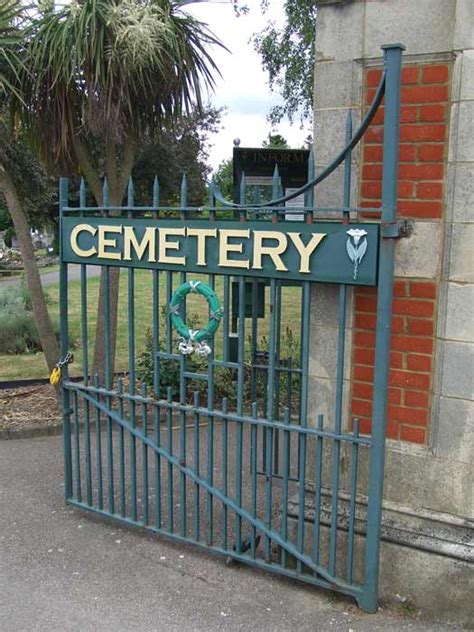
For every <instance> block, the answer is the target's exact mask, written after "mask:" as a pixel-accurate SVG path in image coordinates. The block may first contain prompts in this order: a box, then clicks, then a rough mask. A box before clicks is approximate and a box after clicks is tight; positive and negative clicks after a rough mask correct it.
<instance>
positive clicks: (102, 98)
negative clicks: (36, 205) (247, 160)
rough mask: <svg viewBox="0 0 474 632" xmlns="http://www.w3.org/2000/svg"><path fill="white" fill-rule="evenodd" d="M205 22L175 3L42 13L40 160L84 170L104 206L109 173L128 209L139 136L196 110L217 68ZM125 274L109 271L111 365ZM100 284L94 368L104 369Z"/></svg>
mask: <svg viewBox="0 0 474 632" xmlns="http://www.w3.org/2000/svg"><path fill="white" fill-rule="evenodd" d="M216 44H217V45H221V44H220V42H219V41H218V40H217V39H216V38H215V37H214V36H213V35H212V34H211V33H210V32H209V31H208V30H207V27H206V25H204V24H202V23H200V22H199V21H197V20H196V19H194V18H192V17H191V16H189V15H187V14H186V13H184V12H183V11H182V10H181V8H180V3H179V2H174V1H173V0H73V1H72V2H71V3H70V4H68V5H67V6H61V7H58V8H57V9H56V8H54V6H53V5H52V4H51V5H49V7H46V8H45V7H44V6H43V7H42V8H40V14H39V15H38V17H37V18H35V19H34V20H33V28H32V31H31V34H30V36H29V38H28V43H27V46H26V58H25V67H26V68H27V69H28V74H26V73H24V74H23V79H24V80H23V82H22V87H23V89H24V94H25V100H26V103H27V107H26V108H24V109H23V119H24V124H25V125H26V126H27V127H28V129H29V131H30V134H31V136H32V138H33V139H35V142H36V144H37V147H38V149H39V152H40V155H41V156H42V157H43V158H45V159H46V160H49V161H56V162H57V161H62V162H63V163H69V164H70V165H74V166H77V167H79V170H80V171H81V173H82V175H83V176H84V177H85V179H86V181H87V183H88V185H89V187H90V190H91V192H92V194H93V195H94V197H95V200H96V202H97V204H99V205H100V206H101V205H102V187H101V180H100V176H101V174H103V175H107V179H108V184H109V202H110V205H111V206H112V207H114V206H120V204H121V201H122V199H123V195H124V192H125V188H126V185H127V182H128V179H129V177H130V173H131V170H132V167H133V164H134V162H135V159H136V155H137V147H138V145H139V143H140V139H141V138H143V136H144V135H145V134H148V135H150V134H151V135H152V134H153V133H157V132H159V130H160V126H161V124H162V122H163V120H168V121H169V119H176V118H177V117H179V116H180V115H181V114H182V113H183V112H189V111H190V110H191V109H192V108H194V107H195V106H197V107H198V108H199V107H200V106H201V103H202V92H203V88H207V89H209V88H212V87H213V73H214V72H216V71H217V68H216V65H215V64H214V62H213V60H212V58H211V56H210V53H209V47H210V46H211V45H216ZM118 284H119V270H118V268H116V269H114V270H112V271H111V274H110V314H111V323H110V326H111V340H112V347H113V348H112V349H111V357H112V366H114V359H115V340H116V326H117V302H118ZM103 303H104V279H103V278H101V290H100V299H99V312H98V320H97V323H98V324H97V330H96V345H95V356H94V358H95V360H94V365H95V369H96V370H97V371H98V372H99V373H100V374H101V375H103V370H104V347H103V345H104V322H103V318H102V313H103Z"/></svg>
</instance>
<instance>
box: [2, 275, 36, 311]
mask: <svg viewBox="0 0 474 632" xmlns="http://www.w3.org/2000/svg"><path fill="white" fill-rule="evenodd" d="M19 310H20V311H28V312H31V310H32V306H31V297H30V293H29V291H28V288H27V287H26V285H25V284H24V283H17V284H16V285H10V286H8V287H5V288H0V316H3V314H5V313H8V314H12V313H16V312H18V311H19Z"/></svg>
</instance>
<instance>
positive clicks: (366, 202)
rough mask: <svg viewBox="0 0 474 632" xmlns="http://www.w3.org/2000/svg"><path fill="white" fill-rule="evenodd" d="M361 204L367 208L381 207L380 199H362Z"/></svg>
mask: <svg viewBox="0 0 474 632" xmlns="http://www.w3.org/2000/svg"><path fill="white" fill-rule="evenodd" d="M360 206H362V207H365V208H378V207H380V200H361V201H360ZM365 212H366V211H364V213H365ZM367 212H368V211H367Z"/></svg>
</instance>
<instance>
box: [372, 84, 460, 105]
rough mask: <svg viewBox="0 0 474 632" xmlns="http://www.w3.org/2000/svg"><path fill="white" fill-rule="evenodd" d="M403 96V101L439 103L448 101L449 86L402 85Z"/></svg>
mask: <svg viewBox="0 0 474 632" xmlns="http://www.w3.org/2000/svg"><path fill="white" fill-rule="evenodd" d="M401 96H402V103H437V102H440V101H447V100H448V86H402V94H401ZM369 103H370V101H369Z"/></svg>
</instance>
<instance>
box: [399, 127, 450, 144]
mask: <svg viewBox="0 0 474 632" xmlns="http://www.w3.org/2000/svg"><path fill="white" fill-rule="evenodd" d="M445 137H446V125H401V126H400V140H401V141H404V140H405V141H420V140H422V141H427V140H444V139H445Z"/></svg>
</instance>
